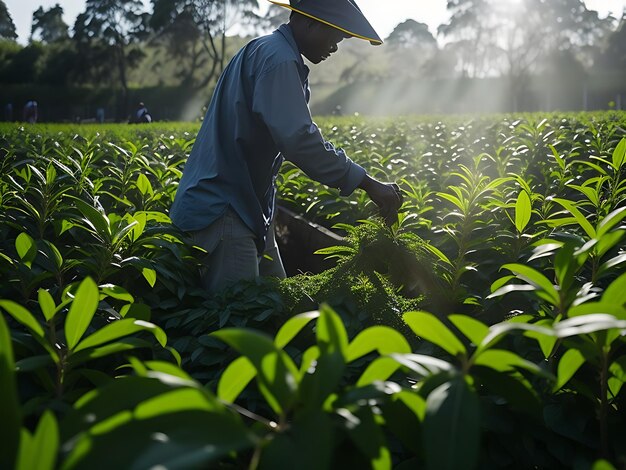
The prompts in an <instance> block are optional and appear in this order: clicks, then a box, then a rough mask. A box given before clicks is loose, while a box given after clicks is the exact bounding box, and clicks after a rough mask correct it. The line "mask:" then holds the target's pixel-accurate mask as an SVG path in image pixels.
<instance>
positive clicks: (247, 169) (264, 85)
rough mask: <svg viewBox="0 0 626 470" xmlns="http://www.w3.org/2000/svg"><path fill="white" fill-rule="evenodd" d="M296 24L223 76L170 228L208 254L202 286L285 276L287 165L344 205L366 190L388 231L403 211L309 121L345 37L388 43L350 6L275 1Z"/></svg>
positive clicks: (266, 39)
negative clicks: (282, 193) (280, 201)
mask: <svg viewBox="0 0 626 470" xmlns="http://www.w3.org/2000/svg"><path fill="white" fill-rule="evenodd" d="M270 1H272V3H276V4H277V5H280V6H282V7H285V8H289V9H291V10H292V13H291V16H290V19H289V23H288V24H283V25H282V26H280V28H279V29H278V30H276V31H274V33H272V34H270V35H268V36H263V37H260V38H257V39H255V40H253V41H251V42H250V43H248V44H247V45H246V46H244V47H243V49H241V50H240V51H239V52H238V53H237V54H236V55H235V57H234V58H233V59H232V60H231V62H230V63H229V64H228V66H227V67H226V69H225V70H224V72H223V74H222V76H221V77H220V79H219V81H218V83H217V86H216V88H215V92H214V94H213V98H212V100H211V104H210V106H209V109H208V111H207V114H206V117H205V119H204V122H203V124H202V127H201V129H200V132H199V133H198V136H197V139H196V142H195V144H194V146H193V149H192V151H191V154H190V155H189V159H188V161H187V164H186V166H185V169H184V173H183V176H182V178H181V180H180V184H179V187H178V190H177V193H176V197H175V200H174V204H173V205H172V209H171V218H172V221H173V223H174V224H175V225H176V226H178V227H179V228H180V229H182V230H184V231H185V232H187V233H188V234H189V236H190V239H191V242H192V243H193V244H194V245H196V246H199V247H201V248H203V249H204V250H206V252H207V255H206V259H204V260H203V264H204V269H203V273H202V279H203V284H204V286H205V288H206V289H207V290H208V291H209V292H217V291H219V290H221V289H223V288H224V287H226V286H228V285H229V284H232V283H234V282H236V281H239V280H243V279H248V280H252V279H255V278H256V277H258V276H259V275H261V276H277V277H281V278H282V277H285V270H284V269H283V266H282V261H281V259H280V254H279V252H278V248H277V246H276V240H275V238H274V233H273V230H272V229H271V225H272V220H273V217H274V204H275V197H276V188H275V179H276V176H277V174H278V171H279V169H280V166H281V164H282V162H283V160H284V159H285V158H286V159H288V160H290V161H291V162H293V163H294V164H295V165H297V166H298V167H300V168H301V169H302V170H303V171H304V172H305V173H306V174H307V175H308V176H309V177H311V178H313V179H315V180H317V181H319V182H320V183H323V184H325V185H328V186H331V187H336V188H340V189H341V194H342V195H344V196H347V195H349V194H351V193H352V192H353V191H354V190H355V189H357V188H361V189H363V190H365V191H366V192H367V193H368V195H369V197H370V198H371V199H372V200H373V201H374V202H375V203H376V204H377V205H378V207H379V209H380V212H381V215H382V216H383V217H384V218H385V220H386V221H387V222H388V223H391V222H392V221H393V220H397V212H398V209H399V207H400V205H401V203H402V201H401V195H400V191H399V189H398V187H397V185H395V184H388V183H381V182H379V181H376V180H374V179H373V178H371V177H370V176H368V175H367V174H366V172H365V170H364V169H363V168H362V167H360V166H359V165H357V164H356V163H354V162H352V160H350V159H349V158H348V157H347V155H346V154H345V153H344V151H343V150H341V149H336V148H335V147H333V145H332V144H331V143H329V142H327V141H325V140H324V138H323V137H322V135H321V133H320V131H319V129H318V128H317V126H316V125H315V123H313V121H312V119H311V113H310V111H309V108H308V101H309V96H310V91H309V87H308V79H307V77H308V72H309V69H308V67H307V66H306V65H305V64H304V60H303V58H302V56H304V57H306V59H308V60H309V61H310V62H312V63H313V64H318V63H320V62H321V61H323V60H325V59H327V58H328V57H329V56H330V55H331V54H333V53H334V52H336V51H337V49H338V47H337V45H338V43H339V42H341V41H342V40H343V39H344V38H349V37H358V38H361V39H365V40H368V41H370V42H371V43H372V44H381V43H382V41H381V40H380V38H379V37H378V35H377V34H376V32H375V31H374V29H373V28H372V27H371V25H370V24H369V22H368V21H367V19H366V18H365V17H364V16H363V14H362V13H361V11H360V10H359V8H358V7H357V5H356V3H354V1H353V0H291V4H285V3H280V2H275V1H273V0H270Z"/></svg>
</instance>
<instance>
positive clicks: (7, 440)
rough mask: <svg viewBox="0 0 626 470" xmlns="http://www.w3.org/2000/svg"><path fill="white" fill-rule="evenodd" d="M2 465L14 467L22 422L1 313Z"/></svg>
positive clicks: (0, 459) (8, 337)
mask: <svg viewBox="0 0 626 470" xmlns="http://www.w3.org/2000/svg"><path fill="white" fill-rule="evenodd" d="M0 384H2V386H1V387H0V423H2V426H0V467H2V468H13V464H14V462H15V455H16V450H17V446H18V442H19V439H20V426H21V422H22V416H21V407H20V400H19V397H18V394H17V385H16V381H15V362H14V358H13V347H12V344H11V334H10V330H9V328H8V326H7V324H6V322H5V320H4V316H3V315H0Z"/></svg>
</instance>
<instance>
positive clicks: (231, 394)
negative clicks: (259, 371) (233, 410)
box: [217, 356, 256, 403]
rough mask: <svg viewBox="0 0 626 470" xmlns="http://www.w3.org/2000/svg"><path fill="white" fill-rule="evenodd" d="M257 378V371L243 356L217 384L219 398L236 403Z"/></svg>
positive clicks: (226, 371) (236, 360)
mask: <svg viewBox="0 0 626 470" xmlns="http://www.w3.org/2000/svg"><path fill="white" fill-rule="evenodd" d="M255 376H256V369H255V368H254V365H253V364H252V363H251V362H250V360H249V359H248V358H247V357H245V356H241V357H238V358H237V359H235V360H234V361H233V362H231V363H230V364H229V365H228V367H227V368H226V370H225V371H224V373H223V374H222V376H221V377H220V381H219V383H218V384H217V397H218V398H219V399H220V400H224V401H225V402H228V403H234V402H235V400H236V399H237V397H238V396H239V395H240V394H241V392H243V390H244V389H245V388H246V387H247V386H248V384H249V383H250V381H251V380H252V379H254V377H255Z"/></svg>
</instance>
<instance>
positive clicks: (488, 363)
mask: <svg viewBox="0 0 626 470" xmlns="http://www.w3.org/2000/svg"><path fill="white" fill-rule="evenodd" d="M473 362H474V365H477V366H483V367H490V368H491V369H494V370H497V371H499V372H506V371H511V370H515V369H516V368H518V369H525V370H528V371H530V372H533V373H534V374H537V375H543V376H546V377H551V376H550V374H548V373H546V372H544V371H543V370H542V369H541V368H540V367H539V366H538V365H537V364H534V363H532V362H530V361H527V360H526V359H524V358H523V357H521V356H519V355H517V354H515V353H514V352H511V351H506V350H504V349H488V350H486V351H482V352H480V353H479V354H477V355H475V356H474V358H473Z"/></svg>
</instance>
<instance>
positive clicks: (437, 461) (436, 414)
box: [423, 377, 481, 470]
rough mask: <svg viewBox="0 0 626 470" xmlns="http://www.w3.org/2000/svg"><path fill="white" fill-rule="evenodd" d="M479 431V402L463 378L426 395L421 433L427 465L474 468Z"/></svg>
mask: <svg viewBox="0 0 626 470" xmlns="http://www.w3.org/2000/svg"><path fill="white" fill-rule="evenodd" d="M480 434H481V433H480V403H479V401H478V396H477V395H476V392H474V391H473V390H471V389H470V388H469V386H468V385H467V383H466V382H465V379H464V378H462V377H459V378H457V379H455V380H453V381H451V382H447V383H444V384H443V385H440V386H439V387H437V388H436V389H435V390H433V391H432V392H431V393H430V394H429V395H428V398H427V400H426V416H425V418H424V433H423V437H424V451H425V453H426V464H427V466H428V468H433V469H435V468H436V469H438V470H447V469H449V470H452V469H458V468H475V467H476V464H477V461H478V454H479V444H480Z"/></svg>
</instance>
